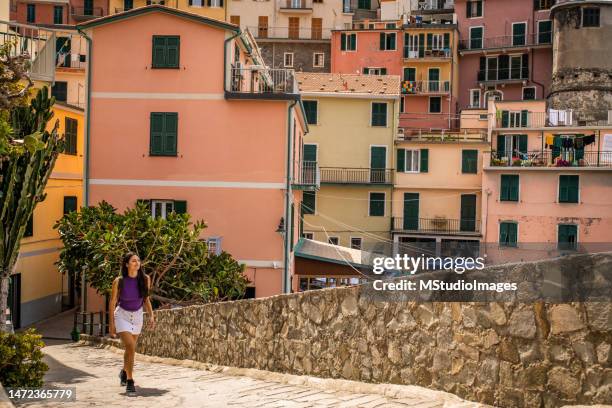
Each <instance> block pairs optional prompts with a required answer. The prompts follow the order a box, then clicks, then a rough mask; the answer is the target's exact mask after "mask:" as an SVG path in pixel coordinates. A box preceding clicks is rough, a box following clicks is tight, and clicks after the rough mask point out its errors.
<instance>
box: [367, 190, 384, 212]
mask: <svg viewBox="0 0 612 408" xmlns="http://www.w3.org/2000/svg"><path fill="white" fill-rule="evenodd" d="M368 214H369V215H370V217H384V216H385V193H370V205H369V211H368Z"/></svg>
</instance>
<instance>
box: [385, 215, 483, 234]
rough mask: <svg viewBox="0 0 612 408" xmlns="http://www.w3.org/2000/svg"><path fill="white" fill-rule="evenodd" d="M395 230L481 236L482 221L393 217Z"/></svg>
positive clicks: (473, 219) (472, 219)
mask: <svg viewBox="0 0 612 408" xmlns="http://www.w3.org/2000/svg"><path fill="white" fill-rule="evenodd" d="M393 230H394V231H402V232H417V233H423V234H454V235H459V234H471V235H474V234H479V233H480V220H478V219H475V218H463V219H459V220H457V219H448V218H416V217H415V218H402V217H393Z"/></svg>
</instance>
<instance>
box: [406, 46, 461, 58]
mask: <svg viewBox="0 0 612 408" xmlns="http://www.w3.org/2000/svg"><path fill="white" fill-rule="evenodd" d="M451 55H452V52H451V49H450V48H438V49H429V50H428V49H425V50H422V52H421V51H419V50H418V49H416V50H415V49H414V47H410V46H404V58H405V59H419V58H450V57H451Z"/></svg>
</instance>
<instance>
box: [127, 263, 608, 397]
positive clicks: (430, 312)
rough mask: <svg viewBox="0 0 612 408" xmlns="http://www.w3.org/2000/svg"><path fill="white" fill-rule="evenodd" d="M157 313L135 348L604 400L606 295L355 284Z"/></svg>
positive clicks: (484, 391)
mask: <svg viewBox="0 0 612 408" xmlns="http://www.w3.org/2000/svg"><path fill="white" fill-rule="evenodd" d="M595 257H607V258H609V259H612V254H606V255H593V258H595ZM599 261H601V259H599ZM594 264H596V265H610V263H609V262H608V263H606V262H595V263H594ZM530 266H531V265H530V264H525V266H524V267H525V268H529V267H530ZM539 267H540V268H545V265H544V266H542V264H541V263H540V264H539ZM514 268H515V269H516V266H514ZM156 316H157V325H156V327H155V329H154V330H152V331H151V330H148V329H147V328H145V331H144V332H143V333H142V335H141V337H140V340H139V343H138V351H139V352H141V353H145V354H149V355H156V356H161V357H172V358H177V359H191V360H197V361H202V362H208V363H213V364H219V365H226V366H235V367H247V368H258V369H262V370H270V371H278V372H286V373H291V374H298V375H299V374H304V375H312V376H319V377H331V378H344V379H350V380H358V381H367V382H377V383H402V384H415V385H420V386H424V387H430V388H434V389H439V390H443V391H448V392H453V393H455V394H457V395H459V396H460V397H462V398H466V399H471V400H473V401H478V402H483V403H487V404H491V405H495V406H501V407H509V406H520V407H522V406H534V407H539V406H546V407H554V406H563V405H579V404H611V403H612V352H611V346H610V345H611V344H612V321H611V320H612V317H611V316H612V313H611V308H610V304H609V303H606V302H600V303H571V304H567V303H566V304H549V303H544V302H538V303H530V304H520V303H513V302H506V303H502V302H499V303H485V302H480V303H449V302H424V303H415V302H403V301H387V302H375V301H372V299H371V298H370V297H368V295H367V293H366V291H365V290H364V287H362V286H356V287H349V288H340V289H325V290H319V291H311V292H304V293H297V294H291V295H279V296H274V297H270V298H265V299H254V300H241V301H236V302H226V303H218V304H209V305H203V306H191V307H185V308H179V309H171V310H159V311H156Z"/></svg>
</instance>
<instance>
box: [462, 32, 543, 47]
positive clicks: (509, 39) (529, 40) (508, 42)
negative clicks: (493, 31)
mask: <svg viewBox="0 0 612 408" xmlns="http://www.w3.org/2000/svg"><path fill="white" fill-rule="evenodd" d="M551 44H552V32H541V33H537V34H534V33H531V34H521V35H502V36H499V37H485V38H471V39H468V40H466V39H464V40H459V49H460V50H464V51H465V50H488V49H500V48H501V49H503V48H525V47H533V46H536V45H551Z"/></svg>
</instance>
